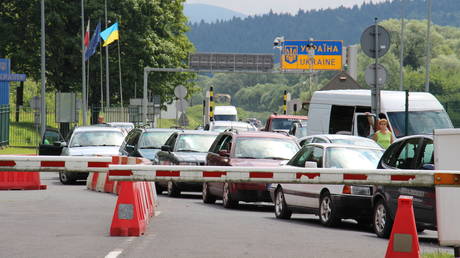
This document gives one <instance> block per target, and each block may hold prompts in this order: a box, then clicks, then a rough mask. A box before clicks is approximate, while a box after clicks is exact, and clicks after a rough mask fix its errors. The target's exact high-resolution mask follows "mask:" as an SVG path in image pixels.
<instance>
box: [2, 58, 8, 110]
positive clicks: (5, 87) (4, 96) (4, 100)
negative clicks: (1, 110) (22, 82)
mask: <svg viewBox="0 0 460 258" xmlns="http://www.w3.org/2000/svg"><path fill="white" fill-rule="evenodd" d="M9 73H10V59H4V58H0V75H6V74H9ZM9 96H10V83H9V82H8V81H1V80H0V105H8V104H9V103H10V101H9Z"/></svg>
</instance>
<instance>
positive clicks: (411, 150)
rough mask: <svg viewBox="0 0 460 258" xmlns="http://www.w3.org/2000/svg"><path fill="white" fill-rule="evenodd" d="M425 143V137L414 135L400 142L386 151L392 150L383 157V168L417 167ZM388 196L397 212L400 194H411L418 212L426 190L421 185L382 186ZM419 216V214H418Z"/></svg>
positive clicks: (392, 207)
mask: <svg viewBox="0 0 460 258" xmlns="http://www.w3.org/2000/svg"><path fill="white" fill-rule="evenodd" d="M422 145H423V138H421V137H414V138H409V139H407V140H405V141H403V142H402V143H400V144H398V145H397V146H395V147H394V148H391V146H390V148H389V149H388V150H387V151H386V152H388V151H390V154H388V155H385V156H384V157H383V160H382V161H383V164H382V166H383V168H387V169H415V167H416V164H417V163H419V162H417V159H418V156H419V153H420V152H421V148H422ZM381 189H383V192H384V193H385V196H386V198H387V204H388V206H389V208H390V210H391V211H392V214H395V211H396V209H397V206H398V198H399V196H400V195H410V196H412V197H413V198H414V199H413V206H414V213H418V212H417V211H418V210H420V205H419V204H420V203H422V199H423V197H424V194H425V193H424V192H423V191H422V188H420V187H407V186H384V187H381ZM416 217H417V215H416Z"/></svg>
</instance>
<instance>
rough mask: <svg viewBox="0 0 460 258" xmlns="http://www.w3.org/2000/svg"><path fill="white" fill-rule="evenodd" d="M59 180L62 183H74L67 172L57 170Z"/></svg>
mask: <svg viewBox="0 0 460 258" xmlns="http://www.w3.org/2000/svg"><path fill="white" fill-rule="evenodd" d="M59 181H61V183H62V184H63V185H70V184H74V183H75V181H76V180H75V179H74V178H73V177H72V176H71V175H70V174H69V173H66V172H59Z"/></svg>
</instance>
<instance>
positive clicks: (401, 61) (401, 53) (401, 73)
mask: <svg viewBox="0 0 460 258" xmlns="http://www.w3.org/2000/svg"><path fill="white" fill-rule="evenodd" d="M401 5H402V6H401V43H400V44H399V45H400V46H399V47H400V48H401V49H400V51H399V90H401V91H402V90H404V25H405V24H404V16H405V14H404V8H405V6H404V0H402V1H401Z"/></svg>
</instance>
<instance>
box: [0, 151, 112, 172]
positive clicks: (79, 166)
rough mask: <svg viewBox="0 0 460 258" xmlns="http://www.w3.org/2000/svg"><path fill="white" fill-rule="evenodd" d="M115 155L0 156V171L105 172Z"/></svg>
mask: <svg viewBox="0 0 460 258" xmlns="http://www.w3.org/2000/svg"><path fill="white" fill-rule="evenodd" d="M114 158H115V157H113V158H112V157H95V156H19V155H17V156H14V155H3V156H0V171H18V172H107V169H108V167H109V164H110V163H112V159H114Z"/></svg>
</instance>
